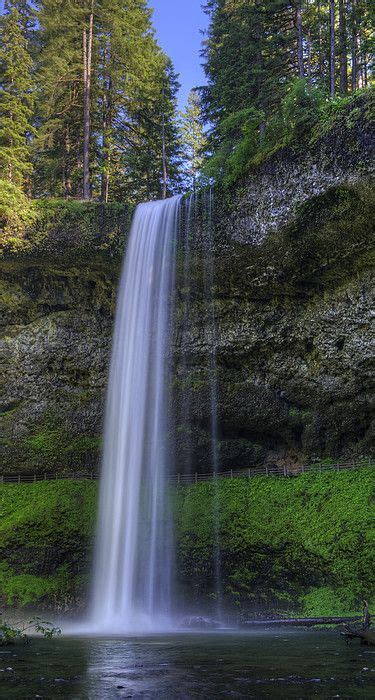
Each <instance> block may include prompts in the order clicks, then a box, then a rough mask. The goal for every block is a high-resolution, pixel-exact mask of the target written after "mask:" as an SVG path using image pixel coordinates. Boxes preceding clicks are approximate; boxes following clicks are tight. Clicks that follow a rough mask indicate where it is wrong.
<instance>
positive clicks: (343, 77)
mask: <svg viewBox="0 0 375 700" xmlns="http://www.w3.org/2000/svg"><path fill="white" fill-rule="evenodd" d="M346 9H347V8H346V0H339V35H340V36H339V38H340V50H339V55H340V94H341V95H346V94H347V92H348V47H347V34H346V31H347V30H346Z"/></svg>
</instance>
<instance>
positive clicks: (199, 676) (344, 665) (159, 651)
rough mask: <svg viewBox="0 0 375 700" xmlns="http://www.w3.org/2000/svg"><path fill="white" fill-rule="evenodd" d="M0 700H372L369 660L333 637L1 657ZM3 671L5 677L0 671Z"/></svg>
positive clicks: (181, 640)
mask: <svg viewBox="0 0 375 700" xmlns="http://www.w3.org/2000/svg"><path fill="white" fill-rule="evenodd" d="M0 669H2V670H1V671H0V697H1V698H17V699H20V698H22V699H23V698H34V697H41V698H59V697H64V698H72V699H75V698H77V699H78V698H79V699H80V698H87V699H89V700H99V699H100V700H102V698H110V699H111V698H117V699H118V698H165V699H167V698H168V699H170V698H177V699H181V700H185V699H188V698H220V697H223V698H228V697H233V698H280V697H284V698H303V699H305V698H312V697H314V698H315V697H321V698H334V697H339V698H340V697H341V698H372V697H374V694H375V652H374V650H371V648H370V647H369V648H366V647H359V646H357V645H355V644H353V645H352V646H350V647H347V646H346V645H345V643H344V642H343V641H342V640H341V639H340V637H339V635H338V633H337V632H336V631H330V632H328V631H325V632H314V631H310V632H306V633H303V632H300V631H289V630H288V631H285V632H284V631H280V632H279V633H274V632H272V633H268V632H264V631H261V632H256V633H251V634H250V633H248V634H233V633H230V634H229V633H228V634H199V635H197V634H190V635H189V634H180V635H173V636H172V635H167V636H162V637H161V636H152V637H147V638H140V637H134V638H127V639H123V638H112V639H98V638H96V639H95V638H94V639H77V638H70V639H69V638H64V639H58V640H53V641H52V642H48V641H45V640H36V639H35V640H32V642H31V643H30V645H28V646H24V647H14V648H13V649H11V650H6V651H5V650H3V649H1V650H0ZM9 669H10V670H9Z"/></svg>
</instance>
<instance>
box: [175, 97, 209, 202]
mask: <svg viewBox="0 0 375 700" xmlns="http://www.w3.org/2000/svg"><path fill="white" fill-rule="evenodd" d="M181 121H182V126H181V133H182V141H183V144H184V158H185V172H186V175H187V180H188V187H189V188H190V189H192V190H193V192H195V190H196V186H197V182H198V180H199V177H200V175H201V171H202V166H203V162H204V151H205V148H206V144H207V139H206V135H205V133H204V127H203V118H202V109H201V101H200V97H199V93H198V92H197V91H196V90H191V92H190V93H189V97H188V103H187V107H186V111H185V112H184V113H182V114H181Z"/></svg>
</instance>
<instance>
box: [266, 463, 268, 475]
mask: <svg viewBox="0 0 375 700" xmlns="http://www.w3.org/2000/svg"><path fill="white" fill-rule="evenodd" d="M266 476H268V466H267V464H266Z"/></svg>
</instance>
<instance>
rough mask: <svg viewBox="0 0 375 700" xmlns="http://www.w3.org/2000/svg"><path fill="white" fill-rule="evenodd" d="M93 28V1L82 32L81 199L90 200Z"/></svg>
mask: <svg viewBox="0 0 375 700" xmlns="http://www.w3.org/2000/svg"><path fill="white" fill-rule="evenodd" d="M93 28H94V0H92V4H91V12H90V19H89V31H88V34H87V30H86V27H85V28H84V30H83V199H90V196H91V192H90V107H91V68H92V38H93Z"/></svg>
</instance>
